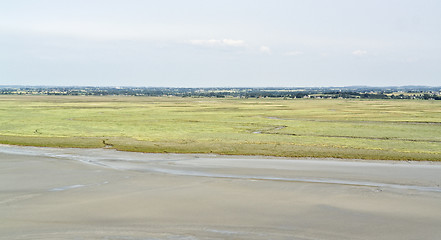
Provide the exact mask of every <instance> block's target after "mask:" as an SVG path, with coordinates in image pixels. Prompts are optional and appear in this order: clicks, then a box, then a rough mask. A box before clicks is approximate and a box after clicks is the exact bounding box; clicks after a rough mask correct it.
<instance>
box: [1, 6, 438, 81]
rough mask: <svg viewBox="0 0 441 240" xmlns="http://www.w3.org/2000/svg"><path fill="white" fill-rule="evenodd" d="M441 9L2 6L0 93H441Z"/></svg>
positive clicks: (428, 7)
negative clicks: (44, 89)
mask: <svg viewBox="0 0 441 240" xmlns="http://www.w3.org/2000/svg"><path fill="white" fill-rule="evenodd" d="M440 42H441V1H435V0H423V1H412V0H389V1H380V0H373V1H350V0H335V1H326V0H312V1H288V0H286V1H285V0H279V1H251V0H242V1H231V0H225V1H202V0H189V1H176V0H165V1H158V2H153V1H141V0H128V1H119V0H95V1H85V0H78V1H64V0H37V1H26V0H17V1H3V2H1V3H0V43H1V44H0V52H1V55H0V73H1V76H0V85H23V86H97V87H100V86H102V87H108V86H132V87H183V88H187V87H193V88H201V87H202V88H205V87H231V88H234V87H281V88H283V87H287V88H288V87H338V86H340V87H344V86H360V85H361V86H376V87H390V86H409V85H415V86H439V85H440V82H441V68H440V67H439V66H441V46H440V44H439V43H440Z"/></svg>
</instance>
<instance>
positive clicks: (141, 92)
mask: <svg viewBox="0 0 441 240" xmlns="http://www.w3.org/2000/svg"><path fill="white" fill-rule="evenodd" d="M0 94H1V95H69V96H109V95H111V96H112V95H113V96H117V95H121V96H177V97H214V98H225V97H239V98H285V99H292V98H367V99H434V100H441V87H426V86H404V87H321V88H154V87H46V86H42V87H40V86H32V87H28V86H0Z"/></svg>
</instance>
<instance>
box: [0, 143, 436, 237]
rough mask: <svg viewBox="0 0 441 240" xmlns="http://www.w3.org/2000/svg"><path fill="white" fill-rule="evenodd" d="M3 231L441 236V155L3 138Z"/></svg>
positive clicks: (99, 234) (72, 234)
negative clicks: (228, 150)
mask: <svg viewBox="0 0 441 240" xmlns="http://www.w3.org/2000/svg"><path fill="white" fill-rule="evenodd" d="M0 239H109V240H113V239H124V240H137V239H302V240H309V239H339V240H340V239H388V240H391V239H392V240H393V239H400V240H402V239H441V164H440V163H433V162H396V161H362V160H336V159H289V158H269V157H252V156H217V155H198V154H191V155H190V154H185V155H184V154H143V153H129V152H118V151H115V150H111V149H56V148H35V147H18V146H7V145H0Z"/></svg>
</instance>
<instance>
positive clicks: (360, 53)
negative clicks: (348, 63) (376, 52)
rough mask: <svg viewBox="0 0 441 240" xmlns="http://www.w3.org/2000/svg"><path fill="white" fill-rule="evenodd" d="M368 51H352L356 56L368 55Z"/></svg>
mask: <svg viewBox="0 0 441 240" xmlns="http://www.w3.org/2000/svg"><path fill="white" fill-rule="evenodd" d="M367 53H368V52H367V51H366V50H355V51H353V52H352V55H355V56H364V55H366V54H367Z"/></svg>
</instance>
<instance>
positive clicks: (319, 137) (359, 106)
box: [0, 96, 441, 160]
mask: <svg viewBox="0 0 441 240" xmlns="http://www.w3.org/2000/svg"><path fill="white" fill-rule="evenodd" d="M103 141H104V142H103ZM0 143H5V144H18V145H32V146H52V147H105V146H107V147H112V148H115V149H118V150H124V151H140V152H177V153H218V154H245V155H271V156H286V157H336V158H361V159H395V160H441V102H439V101H420V100H346V99H294V100H283V99H233V98H231V99H228V98H227V99H214V98H177V97H121V96H119V97H73V96H65V97H57V96H1V97H0Z"/></svg>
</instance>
